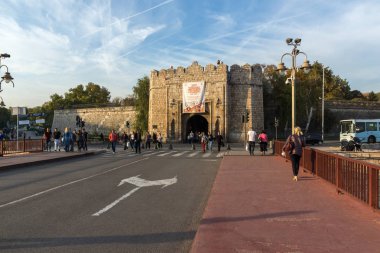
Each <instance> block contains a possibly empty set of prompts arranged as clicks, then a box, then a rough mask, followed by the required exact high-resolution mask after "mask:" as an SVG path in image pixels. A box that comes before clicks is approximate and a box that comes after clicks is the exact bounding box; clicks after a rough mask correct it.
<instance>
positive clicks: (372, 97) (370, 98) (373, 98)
mask: <svg viewBox="0 0 380 253" xmlns="http://www.w3.org/2000/svg"><path fill="white" fill-rule="evenodd" d="M367 99H368V101H378V100H379V98H378V97H377V96H376V94H375V92H373V91H371V92H370V93H369V94H368V98H367Z"/></svg>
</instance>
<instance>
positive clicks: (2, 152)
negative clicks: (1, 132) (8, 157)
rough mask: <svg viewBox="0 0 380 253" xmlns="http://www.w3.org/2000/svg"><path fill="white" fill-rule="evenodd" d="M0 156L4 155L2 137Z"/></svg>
mask: <svg viewBox="0 0 380 253" xmlns="http://www.w3.org/2000/svg"><path fill="white" fill-rule="evenodd" d="M0 156H4V139H2V140H1V153H0Z"/></svg>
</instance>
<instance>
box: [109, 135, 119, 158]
mask: <svg viewBox="0 0 380 253" xmlns="http://www.w3.org/2000/svg"><path fill="white" fill-rule="evenodd" d="M108 139H109V141H110V143H111V147H112V153H113V154H115V152H116V143H117V134H116V133H115V129H112V131H111V132H110V134H109V135H108Z"/></svg>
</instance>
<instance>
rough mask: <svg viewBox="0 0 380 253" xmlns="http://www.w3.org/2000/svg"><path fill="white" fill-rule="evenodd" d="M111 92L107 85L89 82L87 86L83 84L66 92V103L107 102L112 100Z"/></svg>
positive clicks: (70, 105)
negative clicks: (101, 85)
mask: <svg viewBox="0 0 380 253" xmlns="http://www.w3.org/2000/svg"><path fill="white" fill-rule="evenodd" d="M110 98H111V96H110V92H109V91H108V90H107V88H105V87H100V86H99V85H97V84H94V83H91V82H90V83H88V84H87V86H86V87H84V86H83V85H82V84H80V85H78V86H77V87H75V88H72V89H70V90H69V92H67V93H65V100H66V105H67V106H68V107H72V106H74V105H89V104H90V105H94V104H106V103H108V102H109V101H110Z"/></svg>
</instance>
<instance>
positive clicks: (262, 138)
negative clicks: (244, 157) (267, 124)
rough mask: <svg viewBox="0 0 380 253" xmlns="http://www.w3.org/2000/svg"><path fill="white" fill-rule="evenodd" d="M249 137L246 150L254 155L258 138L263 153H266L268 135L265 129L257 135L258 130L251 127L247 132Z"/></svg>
mask: <svg viewBox="0 0 380 253" xmlns="http://www.w3.org/2000/svg"><path fill="white" fill-rule="evenodd" d="M247 138H248V143H247V144H246V150H247V151H248V152H249V155H251V156H253V155H254V154H255V146H256V140H258V141H259V145H260V152H261V155H265V152H267V151H268V150H267V148H268V136H267V134H266V132H265V130H262V131H261V133H260V134H259V135H258V136H257V133H256V131H254V130H253V128H251V129H250V130H249V131H248V133H247Z"/></svg>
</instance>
